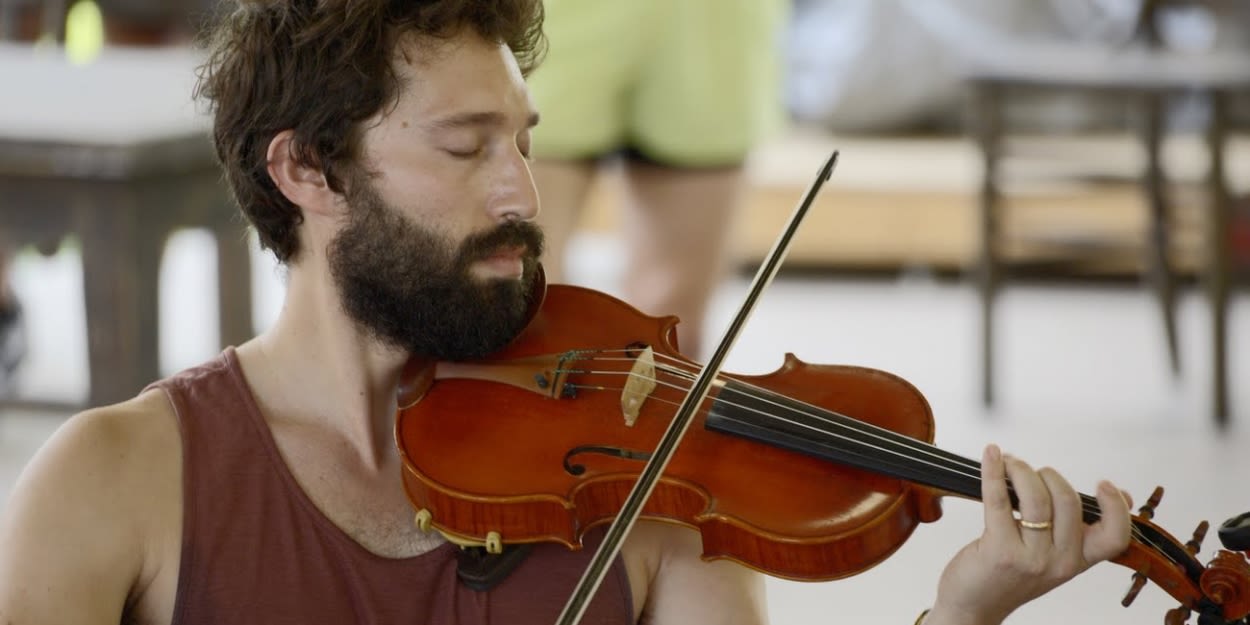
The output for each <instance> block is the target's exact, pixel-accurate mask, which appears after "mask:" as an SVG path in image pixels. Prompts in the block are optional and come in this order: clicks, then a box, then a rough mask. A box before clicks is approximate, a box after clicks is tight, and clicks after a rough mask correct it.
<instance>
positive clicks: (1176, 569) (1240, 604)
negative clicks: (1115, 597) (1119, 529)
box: [1114, 488, 1250, 625]
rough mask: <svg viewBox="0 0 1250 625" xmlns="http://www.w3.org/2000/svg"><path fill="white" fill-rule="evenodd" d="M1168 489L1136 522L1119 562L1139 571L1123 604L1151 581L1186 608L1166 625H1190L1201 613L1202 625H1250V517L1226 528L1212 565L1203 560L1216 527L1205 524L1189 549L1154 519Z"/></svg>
mask: <svg viewBox="0 0 1250 625" xmlns="http://www.w3.org/2000/svg"><path fill="white" fill-rule="evenodd" d="M1161 496H1162V489H1158V488H1156V489H1155V491H1154V493H1152V495H1151V497H1150V500H1149V501H1148V502H1147V504H1146V505H1145V506H1142V508H1141V510H1140V512H1139V514H1138V515H1135V516H1134V517H1133V528H1132V532H1133V540H1132V542H1131V543H1130V544H1129V549H1128V550H1127V551H1125V553H1124V554H1121V555H1120V556H1118V557H1117V558H1115V559H1114V561H1115V562H1116V563H1118V564H1121V565H1124V566H1127V567H1129V568H1131V569H1133V570H1134V571H1135V573H1134V574H1133V584H1132V586H1131V587H1130V588H1129V591H1128V594H1127V595H1126V596H1125V598H1124V600H1123V601H1122V602H1121V603H1122V604H1123V605H1124V606H1128V605H1129V604H1130V603H1132V601H1133V599H1135V598H1136V596H1137V593H1138V592H1140V590H1141V588H1142V587H1143V586H1145V583H1146V580H1147V579H1149V580H1151V581H1153V582H1155V584H1157V585H1158V586H1159V587H1160V588H1162V589H1163V590H1164V591H1166V592H1167V593H1168V594H1170V595H1172V597H1173V598H1175V599H1178V600H1179V601H1180V602H1181V605H1180V607H1178V608H1176V609H1173V610H1170V611H1169V612H1168V613H1167V614H1166V616H1165V617H1164V623H1165V624H1166V625H1185V623H1186V622H1188V621H1189V617H1190V616H1191V615H1193V614H1194V613H1197V615H1198V620H1197V624H1198V625H1247V624H1250V617H1248V615H1250V561H1248V560H1247V555H1250V553H1248V548H1250V513H1247V514H1243V515H1241V516H1238V517H1235V518H1233V519H1230V520H1229V521H1227V522H1225V523H1224V525H1222V526H1221V528H1220V532H1219V534H1220V540H1221V542H1222V543H1223V545H1224V547H1225V549H1221V550H1219V551H1217V552H1216V554H1215V557H1213V558H1212V559H1211V561H1210V562H1209V563H1208V564H1207V565H1205V566H1204V565H1203V564H1202V563H1201V562H1199V560H1198V559H1197V554H1198V551H1199V549H1200V547H1201V545H1202V541H1203V539H1204V538H1205V537H1206V534H1207V531H1208V529H1209V527H1210V525H1209V524H1208V523H1207V522H1206V521H1203V522H1201V523H1199V524H1198V527H1197V528H1195V529H1194V532H1193V536H1192V538H1190V540H1188V541H1186V542H1185V543H1184V544H1181V542H1180V541H1179V540H1177V539H1175V538H1173V537H1172V536H1170V535H1168V534H1167V532H1165V531H1164V530H1162V529H1161V528H1159V527H1158V526H1156V525H1154V524H1153V523H1152V522H1151V521H1150V519H1151V518H1152V517H1153V515H1154V509H1155V507H1156V506H1158V504H1159V499H1160V498H1161Z"/></svg>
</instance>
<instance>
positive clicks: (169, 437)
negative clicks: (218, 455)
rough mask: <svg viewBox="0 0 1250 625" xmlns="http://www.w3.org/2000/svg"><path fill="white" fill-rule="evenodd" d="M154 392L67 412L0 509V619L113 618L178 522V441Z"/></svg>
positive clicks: (150, 571) (145, 580)
mask: <svg viewBox="0 0 1250 625" xmlns="http://www.w3.org/2000/svg"><path fill="white" fill-rule="evenodd" d="M179 438H180V435H179V431H178V425H177V422H176V420H175V419H174V416H173V409H172V407H171V406H170V404H169V401H168V400H167V399H166V397H165V394H164V392H162V391H150V392H147V393H144V394H142V395H140V396H139V397H136V398H134V399H132V400H129V401H126V402H122V403H120V404H115V405H112V406H106V407H102V408H97V409H92V410H88V411H85V412H82V413H80V414H77V415H74V416H73V417H71V418H70V419H68V420H67V421H66V422H65V423H64V424H63V425H62V426H61V427H60V428H59V429H58V430H57V431H56V433H55V434H53V436H52V437H51V438H50V439H49V440H48V442H47V443H46V444H45V445H44V446H43V448H42V449H40V450H39V452H38V453H36V454H35V457H34V458H33V459H32V460H31V462H30V463H29V464H28V465H27V466H26V468H25V469H24V470H23V472H22V475H21V477H20V478H19V479H18V482H17V484H16V486H15V488H14V490H13V493H12V495H11V497H10V499H9V501H8V502H6V503H5V506H4V509H3V511H2V513H0V617H3V618H0V622H3V621H5V620H6V619H7V620H8V621H12V622H62V623H97V622H98V623H117V622H119V621H120V618H121V615H122V613H123V612H124V611H126V610H127V608H128V607H132V606H133V603H134V601H135V600H136V599H138V598H139V597H138V595H139V594H141V593H142V592H143V590H144V589H145V587H146V586H148V585H149V584H150V583H151V582H152V580H154V579H156V577H157V573H158V571H159V570H161V569H162V568H163V567H162V566H161V564H160V563H161V562H162V561H163V560H167V559H168V557H167V556H168V547H167V545H168V544H169V537H170V536H176V535H177V533H179V532H180V531H181V528H180V522H181V518H180V516H178V515H180V514H181V507H180V505H179V501H180V495H179V494H180V486H179V484H180V480H181V453H182V452H181V444H180V442H179Z"/></svg>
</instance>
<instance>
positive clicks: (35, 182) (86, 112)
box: [0, 44, 252, 405]
mask: <svg viewBox="0 0 1250 625" xmlns="http://www.w3.org/2000/svg"><path fill="white" fill-rule="evenodd" d="M198 62H199V59H198V57H197V55H196V54H195V53H194V52H192V51H190V50H184V49H171V48H166V49H138V48H136V49H106V50H105V51H104V53H103V54H102V55H101V56H100V57H99V58H98V59H97V60H96V61H94V62H93V63H91V64H89V65H85V66H75V65H71V64H69V63H68V62H67V61H66V60H65V59H64V55H63V54H61V53H60V52H59V51H58V50H56V49H34V48H31V47H29V46H25V45H16V44H0V85H2V86H0V93H3V95H0V234H2V235H3V236H5V237H7V238H8V239H9V240H11V241H13V242H15V243H17V244H26V243H48V242H49V241H59V240H60V239H62V238H63V237H65V236H67V235H72V236H74V237H76V238H77V239H78V241H79V242H80V246H81V250H82V263H83V289H84V294H85V298H84V299H85V303H86V318H87V340H88V346H87V354H88V365H89V367H90V392H89V397H88V403H89V405H101V404H106V403H112V402H116V401H120V400H123V399H126V398H128V397H131V396H133V395H134V394H135V393H137V392H138V391H139V390H141V389H142V388H143V386H144V385H146V384H147V383H149V382H151V381H153V380H155V379H157V378H158V377H159V374H160V371H159V363H158V347H159V346H158V337H159V315H158V310H157V308H158V302H159V298H158V274H159V268H160V262H161V255H162V251H163V249H164V245H165V242H166V239H167V238H168V236H169V235H170V234H171V233H172V232H173V231H174V230H177V229H180V228H206V229H208V230H210V231H211V232H212V233H213V235H214V236H215V238H216V240H217V252H218V253H217V267H218V276H219V278H218V289H219V303H220V308H219V319H220V331H221V334H220V337H221V341H222V343H223V344H237V343H239V342H242V341H244V340H246V339H247V338H249V337H250V336H251V334H252V319H251V290H250V289H251V286H250V260H249V253H248V245H247V239H246V236H245V229H244V227H243V224H242V222H241V220H240V219H239V218H237V217H236V214H237V210H235V209H234V208H233V207H232V203H231V202H230V201H229V198H228V194H227V189H226V185H225V183H224V181H223V180H222V177H221V173H220V170H219V168H218V166H217V164H216V162H215V158H214V156H213V152H212V145H211V143H210V141H209V139H208V134H207V131H208V128H209V121H208V119H207V117H206V116H205V115H204V114H203V113H202V111H197V108H196V105H195V104H194V103H193V102H192V99H191V93H192V89H193V86H194V83H195V67H196V65H197V64H198ZM28 312H34V314H38V313H37V311H28ZM186 331H189V332H194V331H196V329H195V328H187V329H186Z"/></svg>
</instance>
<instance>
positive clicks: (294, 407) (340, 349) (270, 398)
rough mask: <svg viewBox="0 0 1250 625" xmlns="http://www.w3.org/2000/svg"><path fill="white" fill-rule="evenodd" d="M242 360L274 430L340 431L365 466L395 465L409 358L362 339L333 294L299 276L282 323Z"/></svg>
mask: <svg viewBox="0 0 1250 625" xmlns="http://www.w3.org/2000/svg"><path fill="white" fill-rule="evenodd" d="M238 352H239V359H240V362H241V363H242V364H243V369H244V373H245V375H246V376H247V379H248V382H249V384H250V385H251V386H252V391H253V393H254V394H255V395H256V400H257V403H259V404H260V406H261V409H262V411H264V412H265V417H266V418H267V419H269V420H270V421H271V423H274V424H295V425H302V426H310V427H317V428H324V429H326V430H328V431H332V432H334V433H336V434H337V435H338V436H340V437H341V438H342V440H343V441H344V442H345V443H346V444H348V445H350V446H351V447H352V448H354V450H355V453H357V454H359V456H360V458H361V462H362V463H365V464H369V465H374V466H381V465H383V464H386V463H387V461H388V460H390V459H393V457H394V454H395V449H394V447H395V444H394V436H393V433H392V432H393V428H394V419H395V410H396V400H395V397H396V389H397V387H398V384H399V381H400V374H401V372H402V370H403V367H404V364H405V363H406V362H407V360H408V358H407V355H406V354H405V353H404V352H403V351H402V350H399V349H396V348H393V347H390V346H386V345H384V344H382V343H380V342H379V341H377V340H376V339H374V338H372V337H370V336H369V335H368V334H367V333H364V332H362V331H361V329H360V328H359V327H358V326H357V325H356V324H355V323H354V322H352V321H351V320H350V319H349V318H348V317H347V316H346V314H345V313H344V312H343V310H342V307H341V306H340V305H339V302H338V300H337V292H336V291H335V290H334V289H333V288H328V285H326V287H325V288H312V285H306V284H302V283H300V282H299V281H298V279H297V278H296V277H295V276H292V281H291V284H290V285H289V287H288V292H287V297H286V302H285V305H284V306H283V309H282V313H281V314H280V315H279V318H278V320H277V322H276V323H275V324H274V325H273V327H271V328H270V329H269V330H267V331H266V332H265V333H263V334H261V335H260V336H258V337H257V338H256V339H253V340H252V341H249V342H248V343H246V344H245V345H243V346H241V347H240V348H239V350H238Z"/></svg>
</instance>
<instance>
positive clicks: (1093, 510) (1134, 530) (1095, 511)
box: [570, 370, 1175, 563]
mask: <svg viewBox="0 0 1250 625" xmlns="http://www.w3.org/2000/svg"><path fill="white" fill-rule="evenodd" d="M580 372H581V373H590V374H599V375H632V374H630V373H629V372H625V371H611V370H598V371H596V370H581V371H580ZM670 373H671V372H670ZM735 382H736V380H735ZM657 383H658V384H663V385H664V386H666V387H669V388H672V389H674V390H678V391H681V390H683V388H682V387H681V386H678V385H675V384H671V383H666V382H661V381H658V380H657ZM570 386H572V387H573V388H576V389H585V390H598V391H620V390H623V387H608V386H590V385H584V384H579V385H570ZM762 390H767V389H762ZM726 391H728V392H731V393H733V392H737V393H738V394H743V393H741V392H738V391H736V390H734V389H731V388H722V392H726ZM652 399H653V400H655V401H658V402H660V403H664V404H668V405H671V406H677V405H679V403H678V402H674V401H671V400H667V399H662V398H658V397H653V398H652ZM715 401H722V402H723V403H724V404H725V405H728V406H733V407H736V408H739V409H741V410H745V411H748V412H754V413H756V414H759V415H761V416H765V417H768V418H773V419H778V420H782V421H785V422H787V423H790V424H792V425H796V426H799V427H804V428H807V429H809V430H814V431H815V432H817V433H820V434H827V435H830V436H834V437H835V438H841V439H843V440H852V441H854V442H859V441H856V440H855V439H853V438H848V437H846V436H842V435H839V434H837V433H834V432H827V431H824V430H820V429H818V428H814V427H812V426H810V425H807V424H801V423H797V422H794V421H792V420H788V419H785V418H784V417H777V416H776V415H772V414H769V413H766V412H763V411H761V410H759V409H758V408H753V407H750V406H745V405H742V404H736V403H733V402H731V401H725V400H721V399H719V397H718V398H717V399H716V400H715ZM779 407H781V408H788V407H786V406H779ZM700 412H706V410H705V409H700ZM835 414H836V413H835ZM809 416H814V417H817V418H819V417H818V416H817V415H809ZM730 419H733V418H732V417H730ZM734 420H735V421H739V422H741V421H740V420H737V419H734ZM834 424H835V425H839V426H840V427H846V426H841V425H840V424H837V423H836V422H834ZM911 440H914V439H911ZM873 449H876V450H878V451H882V452H884V453H887V454H893V455H895V456H899V457H903V458H905V459H909V460H916V459H914V458H909V457H907V456H905V455H902V454H899V453H898V452H896V451H892V450H889V449H886V448H884V447H879V446H877V447H873ZM931 455H932V454H931ZM917 461H918V462H921V463H922V464H927V465H929V466H933V467H937V468H939V469H940V468H941V467H939V466H938V465H935V464H933V463H932V462H927V461H924V460H917ZM948 471H949V469H948ZM978 471H979V469H978ZM953 474H954V475H955V476H957V477H960V478H964V479H967V480H970V481H973V482H974V483H975V482H976V481H977V480H979V479H980V476H979V473H978V474H977V475H972V474H970V473H966V472H957V471H956V472H954V473H953ZM1008 488H1009V489H1010V488H1011V486H1010V483H1009V484H1008ZM1081 498H1082V502H1081V504H1082V509H1083V510H1084V511H1086V512H1089V513H1090V514H1091V515H1092V516H1094V517H1100V512H1099V508H1098V507H1097V500H1093V505H1092V506H1091V505H1090V502H1089V501H1087V500H1086V499H1092V498H1090V497H1089V496H1088V495H1081ZM1130 532H1131V534H1132V536H1133V537H1134V538H1135V539H1137V540H1138V541H1139V542H1142V543H1144V544H1147V545H1150V546H1151V547H1153V548H1155V550H1156V551H1158V552H1159V553H1160V554H1161V555H1162V556H1164V557H1166V558H1168V559H1169V560H1171V561H1172V562H1173V563H1175V559H1174V558H1171V557H1170V556H1169V555H1168V553H1167V552H1166V551H1165V550H1163V549H1160V548H1159V546H1158V545H1157V544H1155V543H1154V541H1153V540H1151V539H1150V538H1149V537H1147V536H1145V535H1144V534H1143V533H1142V532H1141V531H1140V530H1139V528H1138V527H1137V526H1136V525H1135V524H1134V525H1131V526H1130Z"/></svg>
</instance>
